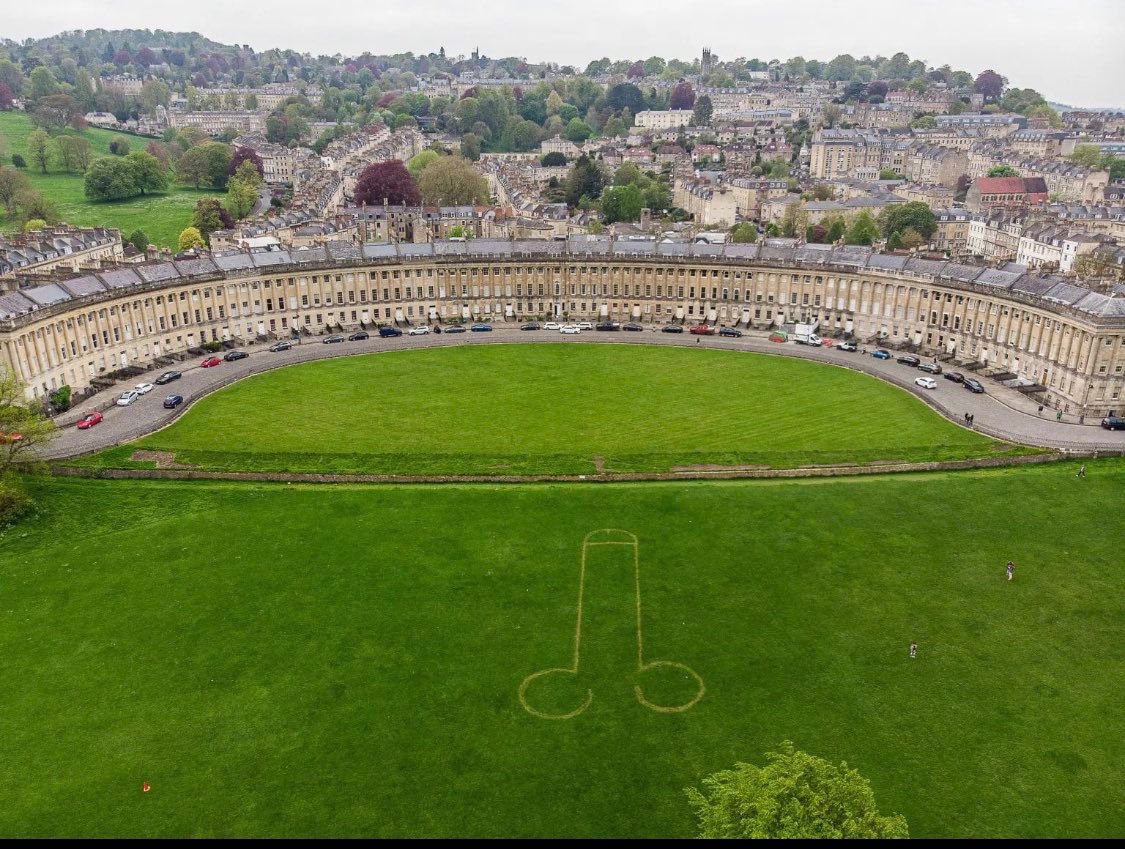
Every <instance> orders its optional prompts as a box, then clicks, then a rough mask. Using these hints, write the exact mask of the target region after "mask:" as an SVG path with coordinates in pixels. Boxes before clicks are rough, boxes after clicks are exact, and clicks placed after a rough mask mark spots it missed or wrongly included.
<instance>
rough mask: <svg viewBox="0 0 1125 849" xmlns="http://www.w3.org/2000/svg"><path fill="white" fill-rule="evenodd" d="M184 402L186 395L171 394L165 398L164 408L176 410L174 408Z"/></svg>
mask: <svg viewBox="0 0 1125 849" xmlns="http://www.w3.org/2000/svg"><path fill="white" fill-rule="evenodd" d="M182 403H184V396H183V395H169V396H168V397H167V398H165V399H164V409H165V410H174V409H176V407H178V406H180V404H182Z"/></svg>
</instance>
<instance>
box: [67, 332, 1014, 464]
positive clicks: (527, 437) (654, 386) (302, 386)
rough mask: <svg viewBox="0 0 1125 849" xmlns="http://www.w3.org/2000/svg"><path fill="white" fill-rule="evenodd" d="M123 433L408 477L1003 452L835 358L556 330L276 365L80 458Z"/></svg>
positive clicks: (220, 459)
mask: <svg viewBox="0 0 1125 849" xmlns="http://www.w3.org/2000/svg"><path fill="white" fill-rule="evenodd" d="M255 356H270V355H269V354H265V353H263V354H256V355H255ZM219 446H222V447H221V449H220V447H219ZM138 447H140V448H146V449H152V450H161V451H174V452H175V453H176V460H177V462H180V463H189V464H193V465H197V466H199V467H202V468H207V469H219V470H227V471H242V470H251V471H292V472H336V473H372V474H386V473H396V474H407V475H409V474H415V475H443V474H513V475H518V474H593V473H594V472H595V471H596V469H597V459H596V458H601V462H603V463H604V467H605V469H606V470H608V471H619V472H635V471H639V472H662V471H667V470H669V469H671V468H673V467H677V466H689V465H698V464H722V465H756V464H765V465H771V466H776V467H794V466H798V465H802V464H809V463H845V462H853V461H858V462H865V461H877V460H909V461H917V460H944V459H959V458H963V457H975V456H981V455H989V454H995V453H997V452H998V451H1003V450H1012V449H1011V447H1010V446H1003V445H999V444H998V443H995V442H994V441H993V440H991V439H988V438H987V437H984V436H982V435H980V434H978V433H974V432H972V431H969V430H966V429H964V428H962V427H959V426H957V425H955V424H952V423H951V422H949V421H947V420H946V419H944V418H942V417H941V416H940V415H938V414H937V413H935V412H934V411H932V410H931V409H930V408H929V407H927V406H926V405H925V404H924V403H923V402H921V401H920V400H918V399H917V398H915V397H914V396H912V395H910V394H909V393H907V392H904V391H902V390H900V389H898V388H895V387H893V386H890V385H888V384H886V383H883V382H882V381H879V380H877V379H875V378H873V377H869V376H867V375H863V374H859V373H856V372H851V371H848V370H846V369H841V368H835V367H831V366H826V365H822V364H819V363H813V362H805V361H800V360H794V359H787V358H782V357H773V356H767V355H760V354H746V353H741V352H731V351H718V350H707V349H703V350H693V349H684V348H657V347H648V346H619V345H612V346H610V345H557V344H556V345H551V344H539V345H519V346H509V345H488V346H463V347H457V348H441V349H430V350H414V351H403V352H394V353H386V354H372V355H368V356H357V357H346V358H340V359H333V360H324V361H320V362H316V363H309V364H304V365H300V366H292V367H288V368H283V369H278V370H275V371H271V372H268V373H265V374H261V375H258V376H255V377H251V378H248V379H246V380H243V381H240V382H238V383H237V384H234V385H233V386H231V387H228V388H226V389H223V390H220V391H219V392H216V393H215V394H213V395H211V396H208V397H207V398H204V399H202V400H200V401H199V402H198V403H197V404H196V405H195V406H194V407H193V408H192V409H191V410H189V411H188V412H187V413H186V414H185V415H184V416H183V417H182V418H181V419H179V420H178V421H177V422H176V423H174V424H173V425H172V426H171V427H169V428H167V429H165V430H163V431H160V432H158V433H155V434H152V435H151V436H149V437H147V438H145V439H142V440H141V441H140V442H139V443H136V444H134V445H130V446H126V447H124V448H122V449H115V450H113V451H111V452H108V453H107V454H103V455H101V456H100V457H96V458H94V459H93V460H92V461H89V462H92V463H93V464H95V465H129V461H128V457H129V456H130V455H131V454H132V452H133V450H134V449H136V448H138Z"/></svg>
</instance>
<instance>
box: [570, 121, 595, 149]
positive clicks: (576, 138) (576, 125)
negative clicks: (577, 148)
mask: <svg viewBox="0 0 1125 849" xmlns="http://www.w3.org/2000/svg"><path fill="white" fill-rule="evenodd" d="M593 134H594V131H593V130H592V129H591V128H590V125H589V124H587V123H586V122H585V121H583V120H582V119H581V118H571V119H570V123H569V124H567V125H566V133H565V135H566V137H567V138H568V139H569V140H570V141H572V142H574V143H575V144H582V142H584V141H586V139H588V138H590V136H592V135H593Z"/></svg>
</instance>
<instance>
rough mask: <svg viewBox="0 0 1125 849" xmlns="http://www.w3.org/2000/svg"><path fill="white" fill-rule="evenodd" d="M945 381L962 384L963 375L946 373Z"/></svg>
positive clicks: (957, 372) (955, 372) (963, 380)
mask: <svg viewBox="0 0 1125 849" xmlns="http://www.w3.org/2000/svg"><path fill="white" fill-rule="evenodd" d="M945 379H946V380H952V381H953V382H954V383H964V382H965V375H963V374H961V372H959V371H947V372H946V373H945Z"/></svg>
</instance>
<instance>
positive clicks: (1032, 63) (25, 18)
mask: <svg viewBox="0 0 1125 849" xmlns="http://www.w3.org/2000/svg"><path fill="white" fill-rule="evenodd" d="M9 2H10V4H11V8H10V9H8V10H7V14H6V15H5V16H4V18H5V20H4V22H3V26H2V27H0V35H2V36H6V37H9V38H16V39H23V38H27V37H41V36H45V35H51V34H54V33H56V32H58V31H60V30H63V29H91V28H95V27H103V28H106V29H119V28H138V29H145V28H148V29H165V30H175V31H180V30H186V31H196V32H199V33H202V34H203V35H205V36H208V37H209V38H212V39H214V40H216V41H220V42H224V43H237V44H249V45H250V46H251V47H253V48H254V49H255V50H260V49H266V48H270V47H282V48H286V47H287V48H292V49H294V50H298V51H302V52H306V51H307V52H311V53H315V54H321V53H323V54H335V53H342V54H345V55H355V54H358V53H362V52H363V51H365V50H368V51H370V52H372V53H376V54H378V53H397V52H404V51H413V52H415V53H429V52H431V51H436V50H437V48H438V47H440V46H444V47H445V50H446V53H447V54H449V55H452V56H456V55H458V54H465V55H468V54H469V53H470V52H471V51H472V49H473V48H474V47H476V46H479V47H480V49H481V52H482V53H484V54H485V55H488V56H494V57H496V56H524V57H526V58H527V59H529V60H531V61H548V60H550V61H557V62H560V63H562V64H574V65H578V66H585V64H586V63H587V62H588V61H590V60H591V59H596V58H599V57H601V56H609V57H611V58H614V59H618V58H641V57H647V56H651V55H660V56H664V57H666V58H670V57H673V56H675V57H679V58H681V59H689V58H691V57H694V56H697V55H698V54H699V51H700V48H701V47H702V46H703V45H709V46H710V47H711V48H712V49H713V50H714V52H715V53H717V54H718V55H719V56H720V58H733V57H736V56H745V57H747V58H749V57H758V58H761V59H772V58H778V59H783V60H784V59H787V58H789V57H790V56H796V55H801V56H804V57H805V58H806V59H821V60H828V59H831V58H832V57H833V56H835V55H836V54H838V53H851V54H852V55H854V56H857V57H859V56H863V55H872V56H874V55H876V54H882V55H885V56H890V55H891V54H893V53H895V52H897V51H899V50H903V51H905V52H907V53H909V54H910V56H911V57H912V58H921V59H924V60H925V61H926V62H927V63H929V64H934V65H942V64H946V63H948V64H950V65H952V66H953V67H954V68H955V69H964V70H967V71H970V72H972V73H974V74H975V73H977V72H979V71H981V70H983V69H984V68H988V67H992V68H994V69H995V70H997V71H999V72H1000V73H1001V74H1003V75H1004V76H1006V77H1008V78H1009V80H1010V81H1011V84H1012V85H1016V86H1019V87H1021V88H1024V87H1029V86H1030V87H1031V88H1035V89H1038V90H1039V91H1041V92H1042V93H1043V94H1044V96H1045V97H1047V99H1048V100H1053V101H1058V102H1063V103H1067V104H1071V105H1077V106H1118V107H1125V47H1123V46H1125V37H1123V36H1125V0H925V2H920V0H798V1H797V2H787V0H702V2H700V0H681V1H680V2H671V0H562V2H544V0H461V2H457V0H329V2H324V3H323V4H322V3H319V2H315V0H254V2H253V3H248V2H242V0H35V2H18V3H17V2H16V0H5V5H8V4H9Z"/></svg>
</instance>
